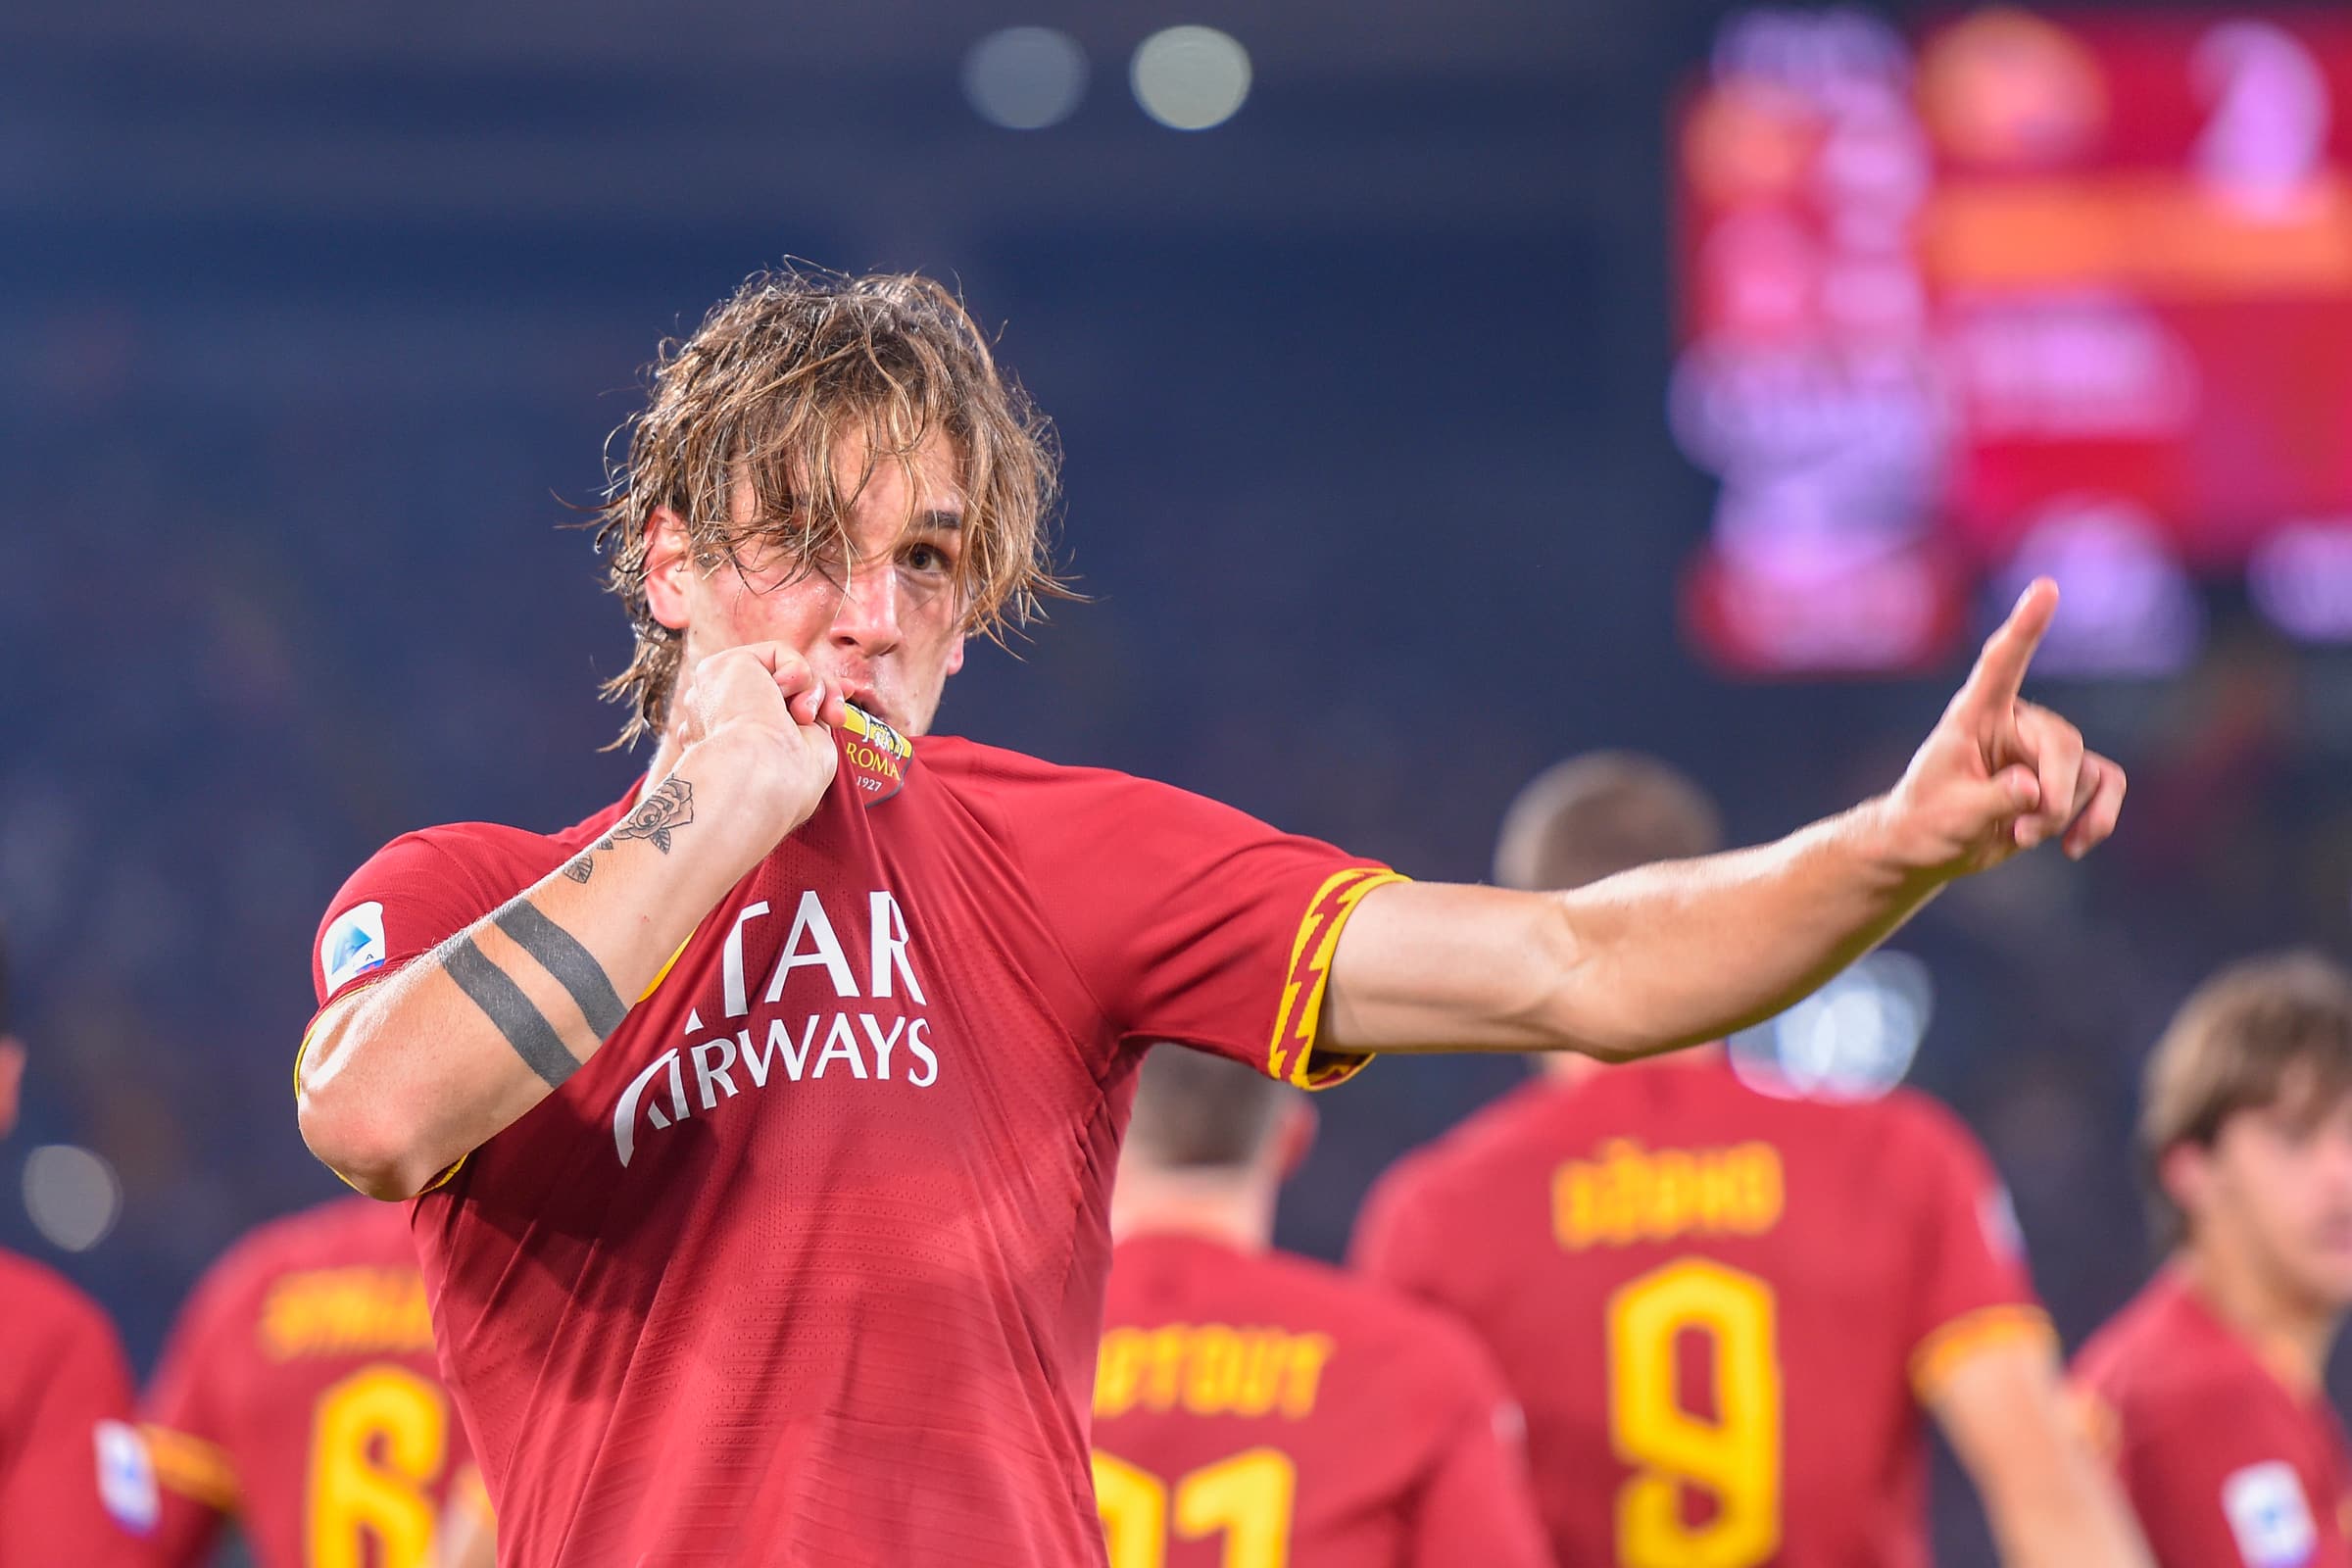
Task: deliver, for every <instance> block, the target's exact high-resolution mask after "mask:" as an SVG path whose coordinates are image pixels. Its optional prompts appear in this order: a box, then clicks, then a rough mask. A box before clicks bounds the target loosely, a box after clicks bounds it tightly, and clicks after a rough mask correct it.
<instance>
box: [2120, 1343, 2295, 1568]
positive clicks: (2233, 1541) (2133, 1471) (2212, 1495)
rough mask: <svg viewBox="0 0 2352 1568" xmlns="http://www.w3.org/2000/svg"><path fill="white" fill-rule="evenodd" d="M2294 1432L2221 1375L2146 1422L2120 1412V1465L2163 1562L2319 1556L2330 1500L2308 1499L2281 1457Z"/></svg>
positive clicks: (2189, 1566) (2266, 1561)
mask: <svg viewBox="0 0 2352 1568" xmlns="http://www.w3.org/2000/svg"><path fill="white" fill-rule="evenodd" d="M2297 1438H2298V1435H2297V1434H2296V1433H2294V1432H2293V1431H2291V1430H2285V1429H2284V1428H2283V1424H2282V1423H2279V1422H2278V1421H2276V1420H2274V1419H2271V1418H2270V1417H2269V1416H2268V1415H2267V1414H2266V1412H2265V1406H2264V1405H2263V1403H2262V1402H2261V1401H2249V1400H2247V1399H2245V1398H2243V1397H2240V1396H2239V1395H2238V1394H2237V1393H2236V1391H2234V1390H2231V1389H2229V1387H2227V1386H2225V1385H2220V1384H2217V1385H2214V1386H2213V1387H2211V1388H2210V1389H2206V1390H2200V1391H2198V1392H2197V1394H2196V1395H2195V1396H2194V1397H2191V1398H2188V1399H2184V1400H2182V1401H2180V1402H2178V1403H2175V1404H2172V1405H2168V1407H2167V1408H2166V1409H2165V1410H2164V1412H2163V1414H2162V1416H2161V1418H2160V1420H2159V1421H2158V1422H2157V1423H2156V1424H2154V1425H2152V1426H2151V1425H2149V1424H2148V1423H2147V1422H2145V1421H2138V1422H2135V1421H2134V1418H2133V1416H2132V1414H2131V1413H2129V1412H2127V1413H2126V1415H2125V1416H2124V1419H2123V1423H2122V1430H2121V1433H2120V1439H2121V1443H2120V1447H2119V1449H2118V1452H2117V1455H2116V1459H2117V1469H2118V1473H2119V1475H2120V1477H2121V1479H2122V1481H2123V1484H2124V1490H2125V1492H2126V1493H2127V1494H2128V1495H2130V1497H2131V1509H2132V1512H2134V1513H2136V1514H2137V1515H2138V1516H2139V1522H2140V1528H2141V1530H2142V1531H2143V1532H2144V1533H2145V1535H2146V1536H2147V1539H2148V1544H2149V1545H2150V1546H2152V1547H2153V1548H2155V1552H2156V1558H2157V1561H2158V1562H2159V1563H2160V1564H2161V1565H2162V1568H2237V1565H2240V1564H2243V1565H2245V1568H2269V1565H2270V1564H2274V1563H2284V1562H2311V1561H2318V1560H2321V1559H2319V1558H2318V1557H2316V1556H2315V1555H2314V1551H2315V1547H2316V1546H2317V1544H2318V1541H2319V1538H2320V1536H2321V1535H2322V1533H2323V1529H2324V1526H2323V1520H2322V1515H2321V1512H2320V1510H2321V1508H2322V1507H2327V1508H2332V1507H2333V1506H2334V1499H2333V1498H2326V1497H2319V1498H2315V1497H2314V1496H2313V1495H2312V1488H2311V1487H2310V1485H2309V1484H2308V1481H2307V1478H2306V1477H2305V1476H2304V1474H2303V1473H2302V1471H2301V1470H2300V1469H2299V1468H2298V1467H2297V1466H2296V1465H2295V1463H2294V1462H2293V1461H2292V1460H2291V1459H2290V1458H2289V1457H2288V1455H2289V1454H2291V1453H2292V1452H2294V1451H2295V1448H2296V1446H2297ZM2325 1528H2326V1532H2327V1533H2329V1534H2332V1526H2331V1525H2330V1526H2327V1527H2325Z"/></svg>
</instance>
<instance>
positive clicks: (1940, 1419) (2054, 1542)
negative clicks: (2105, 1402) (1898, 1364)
mask: <svg viewBox="0 0 2352 1568" xmlns="http://www.w3.org/2000/svg"><path fill="white" fill-rule="evenodd" d="M1927 1404H1928V1409H1929V1411H1930V1412H1931V1413H1932V1414H1933V1415H1934V1416H1935V1417H1936V1425H1937V1426H1939V1427H1941V1428H1942V1429H1943V1435H1944V1436H1945V1437H1946V1438H1948V1439H1949V1440H1950V1441H1951V1445H1952V1450H1953V1452H1954V1453H1956V1454H1957V1455H1959V1458H1960V1463H1961V1465H1962V1467H1963V1468H1965V1469H1966V1470H1967V1471H1968V1474H1969V1479H1970V1480H1971V1481H1973V1482H1975V1483H1976V1488H1977V1495H1978V1496H1979V1497H1981V1498H1983V1499H1984V1502H1985V1515H1986V1517H1987V1518H1988V1519H1989V1520H1990V1522H1991V1524H1992V1534H1993V1539H1994V1540H1995V1541H1996V1542H1997V1543H1998V1544H1999V1546H2000V1553H2001V1562H2002V1564H2003V1565H2004V1568H2148V1565H2149V1560H2150V1559H2149V1557H2148V1549H2147V1545H2146V1544H2145V1543H2144V1542H2142V1541H2141V1540H2140V1535H2139V1530H2138V1527H2137V1526H2136V1525H2134V1524H2133V1523H2132V1522H2131V1511H2130V1509H2129V1508H2127V1507H2126V1506H2125V1503H2124V1499H2123V1497H2122V1496H2121V1495H2120V1494H2119V1493H2118V1492H2117V1491H2116V1488H2115V1486H2114V1484H2113V1483H2112V1482H2111V1481H2110V1479H2109V1478H2108V1476H2107V1475H2106V1474H2105V1472H2104V1471H2103V1470H2102V1469H2101V1467H2100V1465H2099V1464H2098V1461H2097V1460H2096V1459H2095V1458H2094V1457H2093V1456H2092V1455H2091V1453H2090V1451H2089V1449H2088V1448H2087V1447H2086V1446H2084V1445H2083V1443H2082V1438H2081V1437H2080V1435H2079V1434H2078V1433H2077V1431H2076V1427H2075V1423H2074V1421H2073V1420H2071V1419H2070V1418H2069V1416H2068V1414H2067V1411H2066V1408H2065V1397H2064V1394H2063V1392H2062V1390H2061V1385H2060V1381H2059V1375H2058V1360H2057V1355H2056V1353H2055V1350H2054V1348H2053V1347H2052V1346H2051V1345H2050V1344H2049V1342H2048V1341H2047V1340H2045V1339H2042V1338H2040V1337H2039V1336H2035V1337H2032V1338H2026V1339H2002V1340H1998V1341H1995V1342H1993V1343H1990V1344H1987V1345H1985V1346H1984V1347H1982V1348H1978V1349H1976V1350H1973V1351H1971V1352H1970V1353H1969V1354H1968V1355H1967V1356H1966V1357H1965V1358H1964V1359H1962V1360H1961V1361H1959V1362H1958V1363H1957V1364H1956V1365H1954V1366H1953V1367H1952V1368H1951V1369H1950V1370H1949V1371H1948V1372H1946V1373H1944V1374H1943V1376H1942V1377H1941V1379H1940V1380H1939V1381H1938V1383H1937V1385H1936V1388H1935V1389H1933V1390H1932V1391H1930V1392H1929V1394H1928V1395H1927Z"/></svg>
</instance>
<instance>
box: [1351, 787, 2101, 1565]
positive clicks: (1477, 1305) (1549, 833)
mask: <svg viewBox="0 0 2352 1568" xmlns="http://www.w3.org/2000/svg"><path fill="white" fill-rule="evenodd" d="M1720 836H1721V827H1720V819H1719V817H1718V815H1717V812H1716V809H1715V806H1714V804H1713V803H1712V802H1711V801H1709V800H1708V799H1707V798H1706V797H1705V796H1704V795H1703V794H1702V793H1700V791H1699V790H1698V788H1697V787H1696V786H1695V785H1693V784H1692V783H1691V782H1690V781H1689V780H1688V779H1686V778H1685V777H1683V776H1682V775H1681V774H1680V773H1677V772H1675V771H1673V770H1672V769H1670V768H1668V767H1667V766H1666V765H1665V764H1664V763H1662V762H1658V761H1656V760H1651V759H1648V758H1643V757H1638V756H1632V755H1626V754H1613V753H1604V754H1599V755H1596V756H1592V757H1586V758H1581V759H1577V760H1571V761H1568V762H1565V763H1562V764H1561V765H1559V766H1558V767H1556V768H1553V769H1552V770H1551V771H1549V772H1547V773H1545V774H1544V775H1542V776H1541V777H1539V778H1538V779H1537V780H1536V781H1535V782H1534V783H1533V784H1531V785H1530V786H1529V787H1528V789H1527V790H1526V791H1525V792H1523V793H1522V795H1521V796H1520V798H1519V800H1518V801H1517V802H1516V803H1515V804H1514V805H1513V807H1512V809H1511V811H1510V813H1509V815H1508V817H1507V818H1506V819H1505V822H1504V825H1503V831H1502V835H1501V842H1500V844H1499V846H1498V850H1497V855H1496V864H1495V875H1496V879H1497V880H1498V881H1500V882H1502V883H1504V884H1506V885H1508V886H1513V887H1520V888H1557V889H1575V888H1580V887H1584V886H1587V885H1588V884H1598V885H1600V886H1606V885H1607V884H1606V883H1605V882H1602V881H1601V879H1602V878H1605V877H1608V876H1609V875H1611V874H1612V873H1614V872H1618V871H1621V870H1623V869H1624V868H1625V867H1627V866H1631V865H1639V864H1642V863H1645V862H1648V861H1651V860H1660V859H1666V860H1681V861H1685V862H1686V863H1692V862H1694V861H1695V858H1697V857H1701V856H1705V855H1708V854H1709V853H1711V852H1712V851H1714V850H1715V849H1716V847H1717V844H1718V842H1719V839H1720ZM1695 863H1703V861H1695ZM1697 961H1699V962H1704V961H1705V959H1704V958H1703V957H1701V958H1699V959H1698V960H1697ZM1544 1066H1545V1067H1546V1068H1550V1069H1554V1070H1553V1071H1550V1072H1547V1073H1545V1074H1544V1076H1543V1077H1541V1078H1539V1079H1538V1081H1536V1082H1534V1083H1532V1084H1530V1085H1528V1086H1527V1087H1526V1088H1524V1089H1522V1090H1520V1091H1518V1092H1517V1093H1515V1094H1513V1095H1511V1096H1509V1097H1508V1098H1506V1099H1504V1100H1503V1101H1501V1102H1500V1103H1497V1104H1495V1105H1493V1106H1490V1107H1489V1108H1487V1109H1486V1110H1484V1111H1482V1112H1481V1113H1480V1114H1478V1115H1477V1116H1475V1117H1473V1118H1472V1119H1471V1120H1470V1121H1468V1122H1467V1123H1465V1124H1464V1125H1463V1126H1461V1127H1459V1128H1457V1129H1455V1130H1454V1132H1453V1133H1452V1134H1451V1135H1450V1136H1448V1137H1446V1138H1445V1139H1443V1140H1442V1141H1440V1142H1439V1143H1438V1144H1437V1145H1435V1146H1434V1147H1432V1148H1431V1149H1429V1150H1427V1151H1425V1152H1421V1153H1418V1154H1416V1155H1413V1156H1410V1157H1408V1158H1407V1159H1406V1160H1405V1161H1404V1162H1403V1163H1401V1164H1400V1165H1399V1166H1398V1167H1397V1169H1396V1170H1395V1171H1393V1172H1392V1173H1391V1174H1390V1175H1389V1176H1387V1177H1386V1178H1384V1180H1383V1181H1382V1182H1381V1184H1380V1186H1379V1187H1378V1188H1377V1189H1376V1190H1375V1192H1374V1194H1373V1196H1372V1198H1371V1200H1370V1201H1368V1203H1367V1206H1366V1209H1365V1212H1364V1214H1363V1215H1362V1216H1361V1219H1360V1221H1359V1226H1358V1230H1357V1235H1356V1239H1355V1243H1354V1254H1355V1260H1356V1262H1357V1264H1358V1265H1359V1266H1360V1267H1361V1268H1363V1269H1364V1270H1365V1271H1366V1272H1368V1273H1369V1274H1371V1275H1372V1276H1373V1277H1375V1278H1377V1279H1380V1280H1383V1281H1386V1282H1388V1283H1390V1284H1392V1285H1395V1286H1397V1287H1399V1288H1401V1289H1403V1290H1405V1291H1407V1292H1410V1293H1411V1294H1413V1295H1415V1296H1417V1297H1420V1298H1422V1299H1427V1300H1430V1301H1433V1302H1436V1303H1438V1304H1440V1305H1443V1306H1446V1307H1448V1308H1450V1309H1451V1310H1452V1311H1454V1312H1455V1313H1457V1314H1458V1315H1459V1316H1460V1317H1461V1318H1462V1320H1463V1321H1465V1322H1467V1323H1468V1324H1469V1325H1471V1327H1472V1328H1474V1329H1475V1330H1476V1331H1477V1333H1478V1335H1479V1337H1480V1338H1481V1339H1482V1340H1483V1341H1484V1342H1485V1344H1486V1345H1487V1347H1488V1348H1489V1349H1490V1350H1492V1351H1493V1353H1494V1355H1495V1360H1496V1361H1497V1363H1498V1364H1499V1365H1500V1367H1501V1369H1502V1373H1503V1377H1504V1380H1505V1382H1506V1383H1507V1384H1508V1385H1509V1387H1510V1388H1511V1390H1512V1392H1513V1393H1514V1394H1515V1395H1517V1396H1518V1398H1519V1400H1520V1402H1521V1404H1522V1405H1523V1406H1524V1407H1525V1408H1526V1411H1527V1419H1528V1446H1529V1451H1530V1454H1531V1456H1532V1460H1533V1464H1534V1471H1535V1478H1536V1490H1537V1495H1538V1497H1539V1498H1540V1500H1541V1501H1542V1504H1543V1507H1544V1518H1545V1520H1546V1522H1547V1524H1548V1527H1549V1530H1550V1536H1551V1544H1552V1550H1553V1551H1554V1552H1555V1553H1556V1554H1557V1555H1558V1557H1559V1560H1560V1561H1561V1562H1563V1563H1584V1564H1592V1565H1594V1568H1599V1565H1602V1564H1609V1565H1614V1568H1669V1565H1680V1564H1695V1563H1705V1564H1708V1565H1709V1568H1750V1565H1755V1564H1765V1563H1770V1564H1774V1565H1776V1568H1829V1565H1837V1568H1844V1565H1848V1564H1855V1565H1859V1564H1870V1565H1873V1568H1908V1565H1920V1564H1925V1563H1926V1562H1927V1561H1928V1541H1927V1521H1926V1518H1925V1508H1926V1480H1927V1454H1926V1445H1925V1441H1924V1435H1923V1433H1922V1431H1921V1424H1922V1418H1921V1412H1922V1410H1925V1411H1926V1412H1928V1413H1929V1414H1931V1415H1933V1416H1934V1417H1935V1419H1936V1422H1937V1423H1938V1424H1939V1425H1940V1426H1941V1427H1942V1429H1943V1431H1944V1434H1945V1435H1946V1436H1947V1437H1948V1438H1949V1439H1950V1440H1951V1443H1952V1446H1953V1448H1954V1449H1955V1450H1956V1451H1957V1452H1958V1454H1959V1456H1960V1459H1961V1462H1962V1463H1963V1464H1964V1465H1965V1466H1966V1467H1967V1468H1968V1471H1969V1473H1970V1475H1971V1477H1972V1479H1973V1480H1974V1481H1975V1482H1976V1485H1977V1490H1978V1493H1979V1495H1981V1496H1982V1497H1983V1499H1984V1501H1985V1507H1986V1510H1987V1512H1988V1513H1989V1514H1990V1516H1991V1521H1992V1525H1993V1533H1994V1535H1995V1537H1996V1538H1997V1540H1998V1541H1999V1544H2000V1549H2001V1555H2002V1560H2003V1561H2004V1562H2006V1563H2010V1564H2013V1565H2014V1564H2036V1565H2048V1568H2091V1565H2119V1564H2127V1563H2139V1562H2144V1560H2145V1559H2144V1557H2143V1556H2142V1555H2141V1554H2140V1552H2139V1548H2138V1547H2137V1545H2136V1544H2135V1543H2133V1542H2132V1540H2131V1525H2130V1522H2129V1519H2128V1517H2127V1515H2126V1514H2125V1511H2124V1509H2123V1508H2122V1506H2121V1503H2120V1501H2119V1500H2118V1499H2117V1498H2115V1497H2114V1496H2113V1495H2112V1489H2110V1488H2109V1487H2108V1486H2107V1485H2106V1484H2105V1482H2104V1479H2103V1478H2102V1477H2101V1476H2100V1474H2099V1472H2098V1469H2097V1467H2096V1465H2095V1463H2093V1462H2092V1460H2091V1458H2090V1456H2089V1455H2088V1454H2087V1452H2085V1451H2084V1450H2083V1449H2082V1445H2081V1443H2080V1442H2079V1440H2078V1438H2077V1436H2076V1433H2075V1429H2074V1427H2073V1425H2072V1423H2071V1422H2070V1420H2069V1419H2068V1414H2067V1410H2066V1406H2065V1402H2064V1399H2063V1397H2062V1395H2061V1385H2060V1380H2059V1370H2058V1355H2057V1345H2056V1341H2055V1339H2054V1338H2053V1336H2052V1334H2051V1332H2050V1329H2049V1326H2048V1323H2047V1321H2046V1320H2045V1318H2044V1317H2043V1315H2042V1312H2041V1309H2040V1307H2039V1306H2038V1305H2037V1304H2036V1302H2035V1300H2034V1293H2033V1289H2032V1287H2031V1285H2030V1284H2029V1283H2028V1281H2027V1278H2026V1268H2025V1260H2024V1258H2023V1256H2022V1255H2021V1249H2020V1244H2019V1240H2018V1237H2017V1235H2016V1231H2015V1222H2014V1220H2013V1219H2012V1218H2011V1215H2010V1208H2009V1201H2008V1198H2007V1195H2006V1193H2005V1192H2004V1191H2003V1190H2002V1188H2001V1186H2000V1184H1999V1183H1998V1182H1997V1181H1996V1180H1995V1179H1994V1177H1993V1174H1992V1172H1991V1170H1990V1169H1989V1168H1988V1166H1987V1164H1986V1161H1985V1156H1984V1155H1983V1154H1982V1153H1981V1152H1979V1150H1978V1148H1977V1146H1976V1144H1975V1143H1974V1142H1973V1141H1972V1140H1971V1139H1970V1138H1969V1136H1968V1134H1967V1133H1966V1132H1965V1131H1963V1130H1962V1128H1961V1127H1960V1125H1959V1124H1958V1123H1957V1122H1956V1121H1955V1120H1954V1119H1953V1118H1952V1117H1951V1116H1950V1115H1949V1114H1948V1113H1946V1112H1945V1111H1944V1110H1943V1109H1942V1108H1941V1107H1940V1106H1938V1105H1936V1103H1933V1102H1931V1101H1929V1100H1928V1099H1926V1098H1925V1097H1924V1096H1920V1095H1917V1094H1912V1093H1908V1092H1905V1091H1902V1090H1896V1091H1895V1092H1894V1093H1892V1094H1890V1095H1888V1096H1887V1097H1886V1098H1885V1099H1882V1100H1877V1101H1872V1102H1868V1103H1816V1102H1809V1101H1804V1100H1798V1099H1786V1098H1774V1097H1771V1096H1767V1095H1764V1094H1760V1093H1758V1092H1757V1091H1755V1090H1753V1089H1750V1088H1748V1087H1747V1086H1745V1085H1744V1084H1742V1083H1741V1082H1740V1079H1739V1078H1738V1077H1737V1076H1736V1075H1735V1074H1734V1073H1733V1071H1732V1067H1731V1064H1730V1062H1729V1060H1728V1058H1727V1056H1726V1054H1725V1052H1724V1051H1723V1049H1722V1048H1721V1047H1720V1046H1711V1047H1708V1048H1706V1049H1705V1050H1702V1051H1694V1052H1686V1053H1684V1054H1681V1055H1678V1056H1674V1057H1669V1058H1664V1059H1661V1060H1659V1061H1656V1062H1651V1063H1645V1064H1642V1065H1641V1066H1638V1067H1636V1066H1628V1067H1620V1068H1602V1067H1599V1066H1597V1065H1595V1064H1593V1063H1590V1062H1586V1061H1583V1060H1581V1059H1578V1058H1558V1057H1554V1058H1547V1059H1546V1060H1545V1061H1544Z"/></svg>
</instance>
